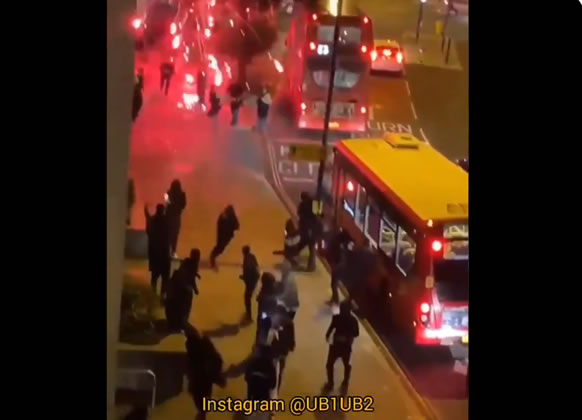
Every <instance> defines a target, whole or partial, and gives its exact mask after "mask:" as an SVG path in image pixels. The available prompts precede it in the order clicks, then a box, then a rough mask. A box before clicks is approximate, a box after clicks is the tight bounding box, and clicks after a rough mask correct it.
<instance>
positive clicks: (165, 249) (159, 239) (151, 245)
mask: <svg viewBox="0 0 582 420" xmlns="http://www.w3.org/2000/svg"><path fill="white" fill-rule="evenodd" d="M144 213H145V219H146V232H147V235H148V263H149V269H150V272H151V274H152V277H151V286H152V289H153V290H154V293H155V292H156V291H157V283H158V278H159V277H160V276H161V277H162V289H161V293H160V295H161V297H162V299H165V295H166V287H167V286H168V281H169V280H170V240H169V235H168V223H167V220H166V215H165V214H164V205H163V204H158V205H157V206H156V213H155V214H154V215H153V216H152V215H150V213H149V211H148V206H147V204H146V206H145V208H144Z"/></svg>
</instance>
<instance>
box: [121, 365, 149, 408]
mask: <svg viewBox="0 0 582 420" xmlns="http://www.w3.org/2000/svg"><path fill="white" fill-rule="evenodd" d="M156 387H157V381H156V374H155V373H154V372H153V371H152V370H149V369H118V371H117V390H118V391H134V392H140V391H141V392H144V391H150V392H151V395H152V398H151V408H154V407H155V405H156Z"/></svg>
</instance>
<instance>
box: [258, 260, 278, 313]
mask: <svg viewBox="0 0 582 420" xmlns="http://www.w3.org/2000/svg"><path fill="white" fill-rule="evenodd" d="M276 282H277V280H276V279H275V276H274V275H273V274H271V273H269V272H268V271H265V272H264V273H263V275H262V276H261V290H260V291H259V294H258V295H257V302H258V304H259V305H258V306H259V308H258V316H257V320H258V321H260V320H261V317H263V314H266V315H267V316H270V315H271V314H272V313H273V312H274V310H275V308H276V307H277V288H276Z"/></svg>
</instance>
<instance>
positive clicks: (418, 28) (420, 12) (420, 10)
mask: <svg viewBox="0 0 582 420" xmlns="http://www.w3.org/2000/svg"><path fill="white" fill-rule="evenodd" d="M424 3H426V0H420V6H419V9H418V20H417V21H416V43H418V38H419V37H420V26H421V25H422V15H423V12H424Z"/></svg>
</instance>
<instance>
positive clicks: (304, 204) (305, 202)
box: [297, 191, 317, 270]
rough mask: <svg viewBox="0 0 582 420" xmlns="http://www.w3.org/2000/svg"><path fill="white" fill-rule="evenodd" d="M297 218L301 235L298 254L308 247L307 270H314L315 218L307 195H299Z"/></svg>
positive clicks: (310, 200)
mask: <svg viewBox="0 0 582 420" xmlns="http://www.w3.org/2000/svg"><path fill="white" fill-rule="evenodd" d="M297 216H298V217H299V234H300V235H301V244H300V245H299V252H301V251H302V250H303V248H305V247H306V246H307V247H309V259H308V265H307V269H308V270H314V269H315V230H316V224H317V218H316V216H315V214H313V198H312V197H311V195H309V193H307V192H305V191H303V192H302V193H301V201H300V202H299V205H298V206H297Z"/></svg>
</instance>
